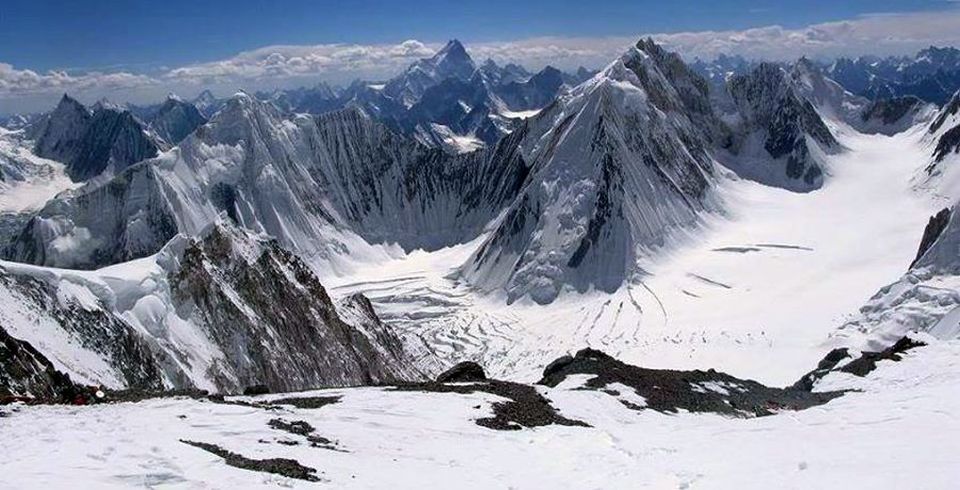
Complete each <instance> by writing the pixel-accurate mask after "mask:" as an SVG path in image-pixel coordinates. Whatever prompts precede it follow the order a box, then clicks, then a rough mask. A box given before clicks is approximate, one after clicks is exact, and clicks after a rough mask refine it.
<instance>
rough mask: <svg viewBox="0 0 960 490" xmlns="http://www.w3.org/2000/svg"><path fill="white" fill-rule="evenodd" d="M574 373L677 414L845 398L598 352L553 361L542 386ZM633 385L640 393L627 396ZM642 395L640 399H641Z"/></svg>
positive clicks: (636, 402) (748, 412)
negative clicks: (644, 363) (632, 361)
mask: <svg viewBox="0 0 960 490" xmlns="http://www.w3.org/2000/svg"><path fill="white" fill-rule="evenodd" d="M574 375H589V376H591V377H590V378H589V379H588V380H587V381H586V382H585V384H584V385H583V386H582V387H581V389H589V390H596V391H601V392H604V393H607V394H608V395H610V396H614V397H616V398H618V399H619V400H620V402H621V403H623V404H624V405H625V406H627V407H628V408H631V409H634V410H643V409H651V410H656V411H660V412H671V413H676V412H678V411H680V410H685V411H688V412H712V413H719V414H723V415H730V416H736V417H753V416H763V415H772V414H774V413H776V412H777V411H779V410H803V409H806V408H809V407H813V406H817V405H822V404H824V403H827V402H828V401H830V400H832V399H834V398H837V397H839V396H841V395H842V393H839V392H818V393H813V392H811V391H810V390H804V389H799V388H786V389H783V388H771V387H767V386H764V385H762V384H760V383H758V382H756V381H751V380H745V379H739V378H735V377H733V376H730V375H728V374H725V373H721V372H718V371H714V370H712V369H711V370H709V371H699V370H697V371H674V370H669V369H647V368H642V367H637V366H631V365H629V364H625V363H623V362H621V361H618V360H617V359H614V358H613V357H610V356H609V355H607V354H605V353H603V352H601V351H598V350H594V349H583V350H581V351H579V352H577V353H576V355H575V356H572V357H571V356H567V357H563V358H560V359H557V360H556V361H554V362H552V363H551V364H550V365H549V366H548V367H547V368H546V369H545V370H544V372H543V379H541V380H540V381H539V384H542V385H546V386H552V387H555V386H558V385H559V384H561V383H563V382H564V381H565V380H567V379H568V378H569V377H571V376H574ZM611 385H617V386H624V387H628V388H630V389H631V390H633V391H634V393H629V394H624V393H622V391H620V390H622V389H623V388H615V387H613V386H611ZM638 397H639V398H638Z"/></svg>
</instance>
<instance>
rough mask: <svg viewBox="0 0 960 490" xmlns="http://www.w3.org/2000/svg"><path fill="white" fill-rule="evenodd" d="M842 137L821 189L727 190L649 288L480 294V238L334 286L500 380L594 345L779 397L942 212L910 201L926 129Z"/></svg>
mask: <svg viewBox="0 0 960 490" xmlns="http://www.w3.org/2000/svg"><path fill="white" fill-rule="evenodd" d="M831 126H833V127H832V128H831V129H832V130H833V132H834V133H835V134H836V135H837V136H838V140H839V141H840V144H841V145H843V146H844V147H846V151H843V152H840V153H839V154H837V155H832V156H828V157H827V168H826V172H827V174H828V178H827V179H825V184H824V186H823V188H822V189H819V190H817V191H814V192H810V193H805V194H802V193H793V192H789V191H785V190H782V189H777V188H773V187H768V186H763V185H760V184H757V183H754V182H750V181H746V180H737V179H736V178H735V177H734V176H732V175H729V177H730V178H728V179H721V180H722V181H723V182H722V183H721V184H720V191H719V192H720V195H721V196H722V199H723V200H724V201H725V204H726V206H725V211H724V212H723V213H722V215H721V214H713V215H710V216H708V218H707V220H706V223H705V225H704V226H703V227H701V229H699V230H698V231H696V232H693V233H692V234H691V233H690V232H687V233H686V234H685V235H682V236H675V237H672V240H674V242H675V243H676V246H672V247H665V248H667V249H669V250H664V251H662V252H660V253H659V254H657V255H655V256H654V257H652V258H650V259H647V260H645V261H644V262H643V263H642V264H641V265H642V267H643V269H644V270H645V271H646V272H647V274H646V275H644V276H643V278H642V280H637V281H633V282H629V283H627V284H625V285H624V286H622V287H621V288H620V289H619V290H618V291H616V292H615V293H614V294H606V293H601V292H587V293H585V294H575V293H566V294H563V295H561V296H560V297H559V298H558V299H557V300H556V301H554V302H553V303H552V304H550V305H548V306H540V305H537V304H535V303H533V302H531V301H528V300H524V301H518V302H516V303H514V304H511V305H506V304H505V299H504V298H502V297H498V296H496V295H486V296H480V295H476V294H472V293H471V292H470V290H469V288H468V287H467V286H466V285H464V284H462V283H459V282H458V281H457V280H456V279H454V278H455V277H456V275H455V274H454V272H455V268H456V266H458V265H459V264H461V263H463V262H464V261H465V260H466V259H467V257H469V256H470V254H471V253H472V252H473V250H474V249H475V248H476V247H477V246H478V244H479V243H482V241H483V237H480V238H478V239H477V240H475V241H473V242H471V243H468V244H463V245H459V246H456V247H450V248H447V249H443V250H440V251H437V252H432V253H425V252H421V251H415V252H413V253H411V254H408V255H406V256H404V257H402V258H399V259H394V260H392V261H389V262H387V263H378V264H376V265H375V266H369V267H364V266H358V267H356V268H355V269H354V270H355V272H353V273H351V274H349V275H343V276H339V277H326V278H325V280H326V282H327V283H329V284H330V285H331V291H332V292H333V294H335V295H347V294H352V293H355V292H362V293H363V294H365V295H366V296H368V297H370V298H371V300H372V301H373V302H374V305H375V306H376V308H377V310H378V312H380V313H381V315H382V316H383V318H384V319H386V320H387V321H388V322H390V323H392V324H394V325H396V326H398V327H399V328H401V329H406V330H410V331H416V332H417V333H419V334H420V335H422V336H423V337H424V338H425V339H426V340H427V342H428V343H429V344H430V345H431V346H432V347H433V348H434V349H435V350H436V351H437V353H438V354H439V355H440V356H441V357H443V358H445V360H447V361H449V362H451V363H452V362H455V361H461V360H475V361H478V362H480V363H481V364H483V365H484V366H487V369H488V370H489V371H490V372H491V373H492V374H493V375H494V376H496V377H504V378H508V379H525V380H528V379H533V378H535V377H536V376H537V374H538V373H539V369H540V368H541V367H542V366H543V365H544V364H545V362H548V361H549V360H550V359H553V358H555V357H557V356H558V355H561V354H563V353H566V352H568V351H572V350H576V349H578V348H580V347H583V346H585V345H586V346H591V347H595V348H598V349H601V350H604V351H607V352H609V353H611V354H613V355H615V356H616V357H618V358H620V359H623V360H624V361H626V362H640V361H642V363H643V364H644V365H647V366H650V367H670V368H676V369H692V368H698V367H699V368H706V367H714V368H717V369H720V370H724V371H726V372H729V373H731V374H734V375H739V376H746V377H753V378H755V379H758V380H759V381H762V382H765V383H768V384H773V385H778V384H780V385H782V384H785V383H788V382H790V381H791V380H792V377H793V376H795V373H797V372H799V371H801V370H802V369H804V367H805V366H809V365H811V364H812V363H815V362H816V361H817V360H818V359H819V358H820V356H821V355H822V353H823V352H824V350H825V349H827V348H829V347H833V345H830V344H829V343H828V342H830V341H828V340H827V339H828V334H829V333H830V332H831V331H833V330H834V329H836V328H837V326H839V325H840V324H842V323H843V319H844V316H845V315H849V314H852V313H855V312H856V311H857V308H859V306H860V305H862V304H863V303H864V302H865V301H866V300H867V299H868V298H869V297H870V296H871V295H872V294H873V293H874V292H875V291H876V290H877V289H878V288H879V287H881V286H883V285H884V284H887V283H888V282H889V281H890V280H891V278H895V277H899V276H900V275H901V274H902V273H903V272H904V271H905V270H906V268H907V266H908V265H909V264H910V261H911V260H912V259H913V257H914V255H915V254H916V251H917V245H918V243H919V240H920V234H921V231H922V230H923V227H924V224H925V222H926V220H927V218H928V217H929V216H930V215H931V214H933V213H934V212H935V211H936V210H937V209H939V208H941V207H942V206H943V203H937V202H934V199H931V198H928V197H924V195H923V194H922V193H920V192H917V191H916V190H914V189H912V188H911V184H910V181H911V178H912V177H913V176H914V175H915V173H916V172H917V170H918V169H919V168H921V167H922V166H923V164H924V162H926V161H927V159H928V157H927V154H926V152H925V150H924V148H923V145H922V144H921V141H920V140H921V136H922V135H921V132H922V129H923V128H922V127H917V128H914V129H912V130H910V131H906V132H904V133H900V134H898V135H895V136H892V137H891V136H884V135H864V134H861V133H858V132H856V131H853V130H851V129H850V128H849V127H847V126H844V125H838V124H831ZM691 235H694V236H691ZM832 342H836V340H834V341H832ZM757 366H764V369H762V370H759V369H757Z"/></svg>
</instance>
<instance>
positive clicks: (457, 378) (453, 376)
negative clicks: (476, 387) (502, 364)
mask: <svg viewBox="0 0 960 490" xmlns="http://www.w3.org/2000/svg"><path fill="white" fill-rule="evenodd" d="M486 380H487V374H486V373H485V372H483V368H482V367H481V366H480V365H479V364H477V363H475V362H472V361H464V362H461V363H459V364H457V365H456V366H453V367H452V368H450V369H448V370H446V371H444V372H443V373H441V374H440V376H437V383H468V382H472V381H486Z"/></svg>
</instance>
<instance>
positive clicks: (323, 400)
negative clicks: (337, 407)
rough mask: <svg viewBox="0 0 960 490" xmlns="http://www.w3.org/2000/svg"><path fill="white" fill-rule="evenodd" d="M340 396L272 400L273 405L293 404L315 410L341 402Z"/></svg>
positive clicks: (300, 407)
mask: <svg viewBox="0 0 960 490" xmlns="http://www.w3.org/2000/svg"><path fill="white" fill-rule="evenodd" d="M339 402H340V397H339V396H305V397H291V398H279V399H276V400H270V402H269V403H270V404H271V405H292V406H294V407H296V408H299V409H307V410H313V409H318V408H323V407H325V406H327V405H333V404H334V403H339Z"/></svg>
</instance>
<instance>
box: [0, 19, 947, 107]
mask: <svg viewBox="0 0 960 490" xmlns="http://www.w3.org/2000/svg"><path fill="white" fill-rule="evenodd" d="M646 35H648V34H641V33H638V34H637V35H636V36H619V37H538V38H530V39H523V40H515V41H504V42H484V43H473V44H469V43H468V46H467V48H468V50H469V51H470V52H471V55H473V56H474V57H475V58H476V59H477V60H478V61H482V60H484V59H486V58H492V59H494V60H496V61H497V62H501V63H505V62H514V63H520V64H522V65H525V66H527V67H528V68H531V69H537V68H540V67H543V66H545V65H547V64H551V65H554V66H557V67H559V68H564V69H572V68H576V67H577V66H581V65H583V66H587V67H591V68H598V67H601V66H603V65H604V64H606V63H607V62H609V61H610V60H611V59H613V58H615V57H616V56H618V55H619V54H620V53H621V52H622V51H623V50H624V49H626V48H627V47H628V46H629V45H631V44H632V43H634V42H635V41H636V40H637V39H638V38H639V37H641V36H646ZM650 35H651V36H652V37H653V38H654V39H656V40H657V41H658V42H661V43H663V44H664V45H666V47H667V48H668V49H671V50H674V51H677V52H679V53H681V55H683V56H684V57H686V58H693V57H701V58H712V57H714V56H716V55H717V54H720V53H728V54H729V53H732V54H740V55H743V56H745V57H748V58H755V59H776V60H784V59H795V58H797V57H799V56H802V55H806V56H811V57H834V56H839V55H850V56H856V55H861V54H907V53H912V52H916V51H917V50H918V49H921V48H923V47H926V46H929V45H957V46H960V9H950V10H946V11H941V12H929V13H905V14H874V15H868V16H862V17H858V18H855V19H851V20H845V21H838V22H827V23H821V24H816V25H811V26H808V27H804V28H799V29H786V28H783V27H780V26H766V27H757V28H752V29H746V30H739V31H701V32H679V33H661V34H650ZM439 47H440V44H437V43H423V42H420V41H416V40H408V41H404V42H401V43H398V44H372V45H361V44H320V45H309V46H282V45H281V46H268V47H264V48H260V49H256V50H252V51H246V52H243V53H240V54H238V55H236V56H233V57H231V58H228V59H224V60H218V61H211V62H205V63H197V64H191V65H187V66H181V67H176V68H171V69H166V70H161V71H159V72H157V73H154V74H151V75H145V74H136V73H131V72H129V71H119V72H110V73H100V72H89V73H82V74H77V73H68V72H64V71H50V72H47V73H37V72H34V71H31V70H24V69H17V68H14V67H13V66H10V65H8V64H3V63H0V101H6V102H4V105H7V106H9V105H14V104H11V102H13V101H16V100H17V99H22V100H27V99H29V100H30V101H34V100H38V99H41V98H43V97H41V96H42V95H44V94H47V96H48V98H52V97H54V96H56V95H59V93H60V92H64V91H67V92H71V93H75V94H78V95H81V96H84V95H86V96H87V97H88V98H95V97H100V96H103V95H108V96H117V95H118V94H120V93H122V94H124V95H125V96H128V97H130V98H132V99H136V98H138V97H139V98H141V99H142V98H144V97H146V96H147V95H150V96H155V95H156V94H158V93H163V92H165V91H166V90H180V91H183V92H187V93H189V92H196V91H198V90H199V88H200V87H208V86H214V87H224V88H226V87H230V89H235V88H237V87H245V88H254V89H255V88H267V87H273V86H290V85H291V84H298V83H309V81H311V80H313V81H316V80H321V79H323V80H327V81H331V82H334V83H346V82H349V81H350V80H352V79H354V78H367V79H383V78H387V77H389V76H392V75H394V74H396V73H397V72H399V71H400V70H402V69H403V68H404V67H405V66H407V65H409V64H410V63H412V62H413V61H415V60H417V59H419V58H422V57H426V56H429V55H431V54H432V53H433V52H435V51H436V50H437V49H439ZM25 103H26V102H23V103H22V104H20V105H23V104H25ZM32 103H33V102H31V104H32ZM3 109H4V107H3V106H0V112H2V111H3Z"/></svg>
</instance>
